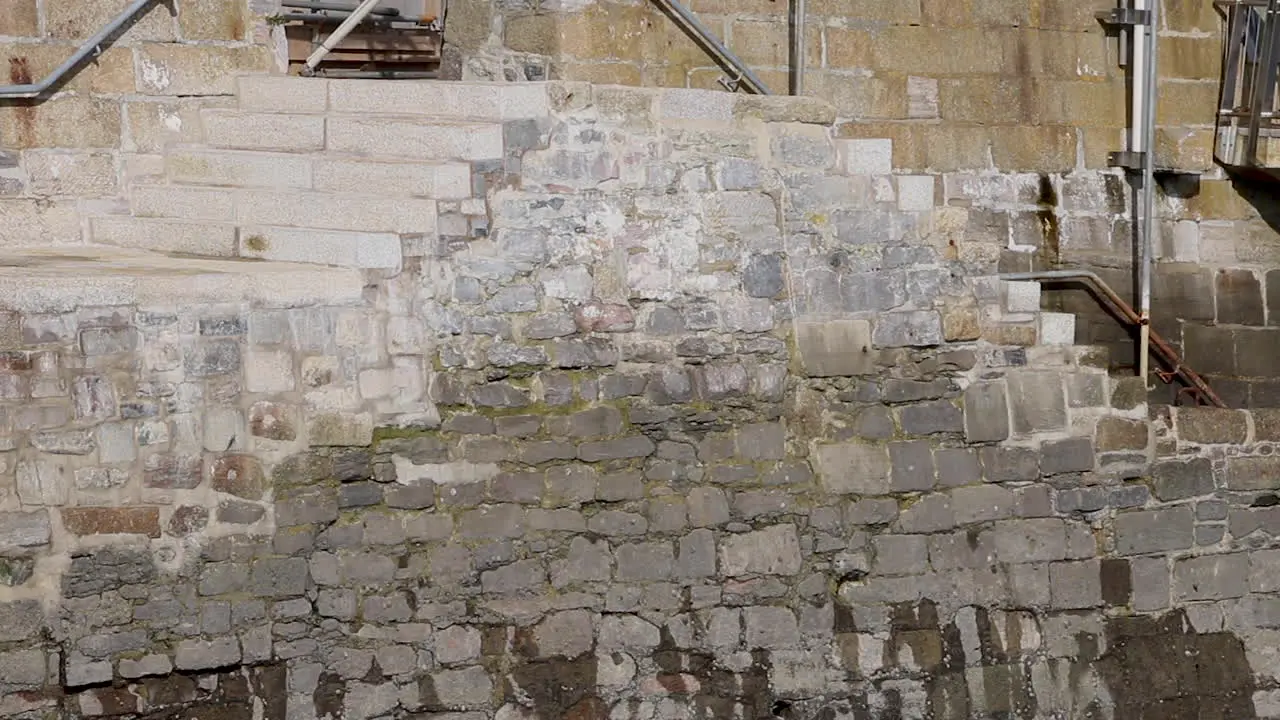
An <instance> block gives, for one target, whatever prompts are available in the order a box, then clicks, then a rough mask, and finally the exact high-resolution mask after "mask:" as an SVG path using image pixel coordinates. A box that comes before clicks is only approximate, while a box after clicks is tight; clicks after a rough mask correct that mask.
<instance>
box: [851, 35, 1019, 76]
mask: <svg viewBox="0 0 1280 720" xmlns="http://www.w3.org/2000/svg"><path fill="white" fill-rule="evenodd" d="M994 40H995V38H993V37H992V35H991V33H990V32H989V31H986V30H979V29H976V28H939V27H918V26H892V27H888V28H885V29H883V30H881V31H880V32H878V33H875V34H874V35H873V36H872V41H871V47H872V67H873V68H874V69H876V70H883V71H885V72H893V73H904V74H907V75H939V76H942V75H970V74H997V73H1000V72H1002V71H1004V70H1005V68H1006V67H1007V66H1006V65H1005V63H1004V53H1003V47H1002V45H1001V44H1000V43H999V42H995V41H994Z"/></svg>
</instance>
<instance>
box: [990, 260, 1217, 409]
mask: <svg viewBox="0 0 1280 720" xmlns="http://www.w3.org/2000/svg"><path fill="white" fill-rule="evenodd" d="M999 278H1000V279H1001V280H1008V281H1013V282H1018V281H1032V280H1034V281H1049V282H1053V281H1070V280H1076V281H1079V280H1083V281H1085V282H1086V283H1087V284H1089V285H1092V286H1093V289H1095V290H1097V291H1098V292H1099V293H1101V294H1102V296H1103V297H1105V298H1106V299H1107V300H1110V301H1111V304H1112V305H1114V306H1115V309H1116V310H1117V311H1118V312H1119V313H1120V314H1121V315H1122V316H1124V319H1125V320H1127V321H1128V322H1129V323H1130V324H1132V325H1139V326H1140V325H1141V324H1142V317H1141V316H1139V315H1138V313H1137V311H1135V310H1134V309H1133V308H1132V307H1131V306H1130V305H1129V303H1127V302H1125V301H1124V298H1122V297H1120V296H1119V295H1117V294H1116V291H1115V290H1112V289H1111V286H1110V285H1107V283H1106V281H1105V280H1103V279H1102V278H1100V277H1098V275H1097V274H1096V273H1092V272H1089V271H1088V270H1043V271H1040V272H1024V273H1005V274H1003V275H1000V276H999ZM1150 340H1151V347H1152V349H1153V350H1154V351H1155V354H1156V355H1158V356H1159V357H1160V359H1162V360H1163V361H1164V362H1165V364H1166V365H1168V366H1169V368H1170V372H1169V373H1167V374H1166V373H1161V372H1160V371H1158V370H1157V371H1156V374H1158V375H1160V379H1161V380H1164V381H1165V382H1166V383H1167V382H1170V381H1171V380H1172V379H1173V378H1174V376H1177V377H1179V378H1181V379H1182V381H1183V382H1185V383H1187V385H1188V386H1189V387H1190V388H1191V389H1192V391H1193V392H1194V393H1195V394H1198V395H1200V396H1202V397H1204V398H1205V399H1207V400H1208V401H1209V402H1210V403H1211V404H1213V405H1214V406H1216V407H1220V408H1225V407H1226V406H1227V404H1226V403H1224V402H1223V401H1222V398H1220V397H1218V394H1217V393H1216V392H1214V391H1213V388H1211V387H1209V383H1207V382H1205V380H1204V378H1202V377H1200V374H1199V373H1197V372H1196V371H1195V370H1192V369H1191V368H1189V367H1186V366H1184V365H1183V364H1182V358H1181V357H1180V356H1179V355H1178V352H1177V351H1176V350H1174V349H1173V347H1172V346H1170V345H1169V343H1168V342H1167V341H1166V340H1165V339H1164V338H1163V337H1161V336H1160V334H1159V333H1157V332H1156V331H1155V329H1154V328H1152V329H1151V337H1150ZM1143 382H1146V380H1145V378H1144V379H1143Z"/></svg>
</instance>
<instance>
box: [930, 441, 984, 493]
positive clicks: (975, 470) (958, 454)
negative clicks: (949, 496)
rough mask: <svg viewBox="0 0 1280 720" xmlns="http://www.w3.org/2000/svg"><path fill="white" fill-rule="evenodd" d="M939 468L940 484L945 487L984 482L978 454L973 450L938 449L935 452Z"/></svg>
mask: <svg viewBox="0 0 1280 720" xmlns="http://www.w3.org/2000/svg"><path fill="white" fill-rule="evenodd" d="M933 459H934V463H935V464H936V465H937V466H938V484H939V485H941V486H943V487H956V486H960V485H971V484H973V483H976V482H980V481H981V480H982V466H981V465H980V464H979V463H978V453H977V452H976V451H974V450H973V449H971V448H938V449H937V450H934V451H933Z"/></svg>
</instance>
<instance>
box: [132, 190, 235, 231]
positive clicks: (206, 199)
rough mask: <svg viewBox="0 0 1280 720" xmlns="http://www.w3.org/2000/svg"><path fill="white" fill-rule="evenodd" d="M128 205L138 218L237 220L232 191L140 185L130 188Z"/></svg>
mask: <svg viewBox="0 0 1280 720" xmlns="http://www.w3.org/2000/svg"><path fill="white" fill-rule="evenodd" d="M129 195H130V197H129V207H130V209H131V210H132V211H133V214H134V216H136V217H159V218H176V219H179V220H221V221H226V222H230V221H233V220H235V217H236V211H235V201H234V197H235V196H234V195H233V194H232V192H231V191H230V190H214V189H211V188H191V187H175V186H170V185H139V186H136V187H134V188H131V189H130V191H129Z"/></svg>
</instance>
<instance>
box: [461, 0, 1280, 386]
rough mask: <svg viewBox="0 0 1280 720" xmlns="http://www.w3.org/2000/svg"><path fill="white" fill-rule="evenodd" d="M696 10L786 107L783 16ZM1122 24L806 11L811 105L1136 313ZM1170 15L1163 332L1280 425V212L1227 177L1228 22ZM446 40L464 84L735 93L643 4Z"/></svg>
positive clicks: (1000, 14)
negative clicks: (1278, 294)
mask: <svg viewBox="0 0 1280 720" xmlns="http://www.w3.org/2000/svg"><path fill="white" fill-rule="evenodd" d="M688 5H689V7H690V8H691V9H692V10H694V11H695V12H696V13H697V14H698V16H699V17H700V19H702V21H703V22H704V23H705V24H706V25H707V26H708V27H709V28H710V29H711V30H712V32H714V33H715V34H716V35H717V36H718V37H720V38H722V39H723V40H724V41H725V43H726V44H727V45H728V46H729V47H730V48H731V49H732V50H734V51H735V52H736V53H738V54H739V55H740V56H741V57H742V59H743V60H744V61H745V62H746V63H747V64H748V65H749V66H750V67H752V68H753V69H754V70H756V71H758V73H759V74H760V76H761V77H762V78H763V79H764V80H765V82H766V83H767V84H768V85H769V86H770V87H771V88H772V89H773V91H774V92H776V93H784V94H785V93H786V92H787V91H788V82H787V74H786V71H787V67H788V48H789V40H788V25H787V22H788V20H787V14H788V12H789V5H788V4H787V3H782V2H757V3H748V4H746V5H743V4H741V3H738V4H732V5H729V4H724V3H719V2H714V1H710V2H697V1H695V2H691V3H688ZM1114 5H1115V3H1113V2H1111V1H1110V0H1089V1H1087V2H1079V1H1077V0H1007V1H1000V2H994V1H993V2H955V1H954V0H906V1H904V2H894V3H876V2H862V1H859V0H845V1H844V2H826V3H823V2H819V3H809V6H808V11H809V13H810V15H809V20H808V23H807V25H806V30H805V31H806V37H807V49H808V53H807V54H808V57H807V58H806V66H807V68H808V74H807V79H806V85H805V88H806V93H807V94H809V95H813V96H817V97H820V98H823V99H824V100H827V101H829V102H831V103H832V104H834V105H835V107H836V108H837V111H838V112H839V114H840V116H841V117H842V118H847V119H848V120H850V121H851V122H850V123H849V124H848V125H846V126H844V127H842V129H841V131H840V132H841V133H842V134H843V135H844V136H846V137H863V138H892V139H893V140H894V146H893V147H894V154H893V167H894V168H895V170H898V171H901V172H910V173H920V174H923V173H928V174H933V175H937V176H941V180H940V181H939V183H940V185H939V191H940V193H941V196H940V197H942V198H943V203H942V204H944V205H946V206H947V208H948V212H951V213H954V214H953V215H951V216H950V217H951V218H952V220H953V222H955V223H958V224H961V225H968V226H969V227H971V228H972V229H973V231H974V232H976V233H981V234H984V235H986V236H988V237H990V238H992V240H993V241H998V242H999V243H1000V244H1001V245H1002V246H1003V247H1004V249H1005V250H1007V252H1005V253H1004V256H1003V257H1002V259H1001V266H1002V267H1003V268H1005V269H1007V270H1014V269H1018V270H1026V269H1031V268H1049V267H1087V268H1090V269H1094V270H1097V271H1099V272H1100V273H1101V274H1102V275H1103V277H1104V278H1105V279H1106V280H1107V281H1108V282H1109V283H1111V284H1112V285H1113V286H1114V287H1115V288H1116V289H1117V290H1118V291H1119V292H1120V293H1121V294H1122V295H1123V296H1124V297H1126V298H1132V300H1133V302H1134V304H1136V303H1137V298H1136V295H1135V292H1134V282H1133V277H1132V275H1133V273H1132V268H1133V256H1134V251H1133V241H1132V234H1131V229H1130V225H1129V221H1128V213H1127V208H1128V206H1129V204H1130V202H1129V194H1130V193H1129V190H1128V187H1127V183H1126V182H1125V181H1124V178H1123V175H1121V174H1117V173H1115V172H1113V171H1111V170H1109V169H1108V168H1107V167H1106V163H1107V153H1108V152H1110V151H1113V150H1119V149H1123V146H1124V128H1125V127H1126V126H1127V125H1128V117H1127V116H1128V104H1129V101H1128V99H1127V94H1126V89H1125V85H1126V83H1125V77H1126V76H1125V71H1124V69H1123V68H1121V67H1120V66H1119V64H1118V61H1119V58H1118V45H1117V42H1116V40H1115V39H1114V38H1108V36H1107V35H1106V34H1105V32H1104V29H1103V27H1102V26H1101V25H1100V24H1099V23H1098V22H1097V21H1096V20H1095V19H1094V13H1095V12H1096V11H1099V10H1105V9H1109V8H1112V7H1114ZM1162 7H1163V12H1164V15H1163V20H1162V23H1161V40H1162V46H1161V47H1162V50H1161V62H1160V68H1161V70H1160V72H1161V83H1160V95H1161V96H1160V102H1159V107H1158V113H1157V122H1158V124H1159V125H1160V130H1159V135H1158V138H1157V139H1158V148H1157V162H1158V165H1159V166H1160V167H1161V168H1162V169H1165V170H1173V171H1176V173H1178V174H1174V175H1170V176H1168V177H1166V178H1165V179H1164V180H1163V181H1162V188H1161V192H1160V200H1159V213H1160V221H1161V222H1160V224H1161V227H1160V237H1159V239H1158V240H1157V242H1156V248H1157V257H1158V265H1157V268H1156V271H1155V289H1154V304H1153V308H1154V309H1153V318H1154V322H1155V326H1156V328H1157V330H1158V331H1159V332H1160V333H1162V334H1163V335H1164V336H1165V337H1166V338H1168V339H1169V340H1170V341H1171V342H1172V343H1173V344H1174V345H1175V346H1176V347H1178V348H1180V349H1181V348H1185V352H1186V353H1187V355H1188V363H1189V364H1190V365H1192V366H1193V367H1196V368H1197V369H1200V370H1201V371H1202V372H1204V373H1205V374H1207V375H1209V376H1210V379H1211V381H1212V382H1213V383H1214V384H1215V386H1220V387H1221V390H1220V392H1221V394H1222V395H1223V396H1224V397H1225V398H1226V399H1227V401H1228V402H1229V404H1231V405H1232V406H1234V407H1245V406H1260V407H1270V406H1274V405H1276V404H1277V403H1278V402H1280V396H1278V395H1277V390H1276V383H1275V380H1276V371H1275V370H1273V369H1271V367H1270V363H1269V362H1268V360H1267V359H1268V357H1269V348H1271V347H1273V346H1274V345H1275V343H1276V341H1277V340H1278V339H1280V338H1277V337H1276V336H1275V334H1274V331H1273V330H1270V329H1268V325H1269V323H1272V324H1273V321H1270V320H1268V319H1267V318H1268V317H1269V315H1267V314H1266V310H1265V308H1266V307H1267V305H1268V303H1267V298H1266V293H1267V290H1266V287H1267V284H1266V275H1267V273H1269V272H1271V271H1272V270H1273V269H1274V268H1275V267H1276V259H1277V254H1278V253H1280V239H1278V238H1277V235H1276V231H1275V229H1274V228H1275V217H1276V212H1275V208H1274V202H1273V200H1272V199H1271V197H1270V195H1271V193H1269V192H1268V190H1267V189H1266V188H1265V187H1249V186H1241V185H1239V184H1238V183H1236V182H1234V181H1232V180H1231V179H1230V178H1228V177H1227V176H1226V175H1225V174H1224V173H1223V172H1222V171H1221V170H1220V169H1218V168H1216V167H1215V166H1214V164H1213V157H1212V154H1213V122H1214V115H1215V110H1216V107H1217V102H1218V77H1219V66H1220V56H1221V52H1222V45H1221V43H1222V39H1221V35H1222V29H1221V20H1220V18H1219V16H1218V14H1217V13H1216V12H1215V10H1214V9H1213V6H1212V3H1208V2H1199V1H1198V0H1170V1H1169V2H1165V3H1163V5H1162ZM446 32H447V33H448V34H449V39H450V41H451V43H450V44H451V50H450V52H451V53H452V57H453V58H454V66H455V70H456V73H457V74H458V75H460V76H462V77H475V78H490V79H505V80H516V79H521V78H525V77H533V78H542V77H547V76H550V77H551V78H557V79H572V80H590V81H593V82H609V83H622V84H628V85H649V86H660V87H686V86H688V87H700V88H716V87H717V81H718V79H719V78H720V77H722V76H723V74H724V73H723V71H721V70H720V69H719V68H717V67H715V65H714V63H713V62H711V61H710V60H709V58H708V57H707V55H706V54H705V53H704V52H703V51H702V50H701V49H699V48H698V47H697V45H695V44H694V43H693V42H692V41H690V40H689V39H688V38H687V37H685V35H684V34H683V33H682V32H681V31H680V30H679V29H678V27H677V26H676V25H675V24H674V23H673V22H672V21H671V20H670V19H669V18H667V17H666V16H664V15H663V13H662V12H661V11H659V10H658V9H657V8H656V6H654V5H652V4H650V3H644V2H572V3H552V4H542V5H539V6H538V7H536V8H530V7H529V6H527V5H522V4H518V3H514V4H513V3H492V2H489V1H488V0H464V1H463V2H455V3H454V4H453V6H452V7H451V17H450V22H449V27H448V29H447V31H446ZM1050 302H1051V304H1052V306H1053V307H1055V308H1057V309H1059V310H1062V311H1066V312H1070V313H1072V314H1075V315H1077V317H1078V318H1079V319H1080V322H1079V323H1078V324H1077V328H1078V332H1079V336H1078V340H1079V342H1081V343H1084V344H1102V345H1107V346H1108V347H1110V348H1111V349H1112V357H1113V363H1114V365H1115V369H1117V370H1121V369H1125V368H1129V369H1132V368H1134V367H1136V365H1137V358H1136V349H1135V343H1134V337H1133V333H1131V332H1130V331H1129V330H1127V329H1125V328H1123V327H1121V326H1120V325H1118V324H1117V323H1116V322H1115V321H1114V319H1113V318H1112V317H1111V316H1110V315H1109V314H1108V313H1107V312H1106V311H1105V310H1103V309H1101V308H1099V307H1098V305H1097V303H1096V301H1095V300H1094V299H1093V298H1092V297H1089V296H1088V295H1087V294H1084V293H1080V292H1061V293H1055V294H1054V295H1053V296H1052V297H1051V298H1050ZM1224 346H1225V347H1230V348H1231V350H1230V351H1229V352H1228V353H1225V354H1224V353H1222V352H1221V349H1222V348H1223V347H1224ZM1259 348H1262V349H1261V350H1259ZM1130 371H1131V370H1130ZM1154 382H1155V379H1154V378H1153V383H1154ZM1156 399H1158V400H1159V401H1161V402H1171V401H1172V400H1173V398H1172V395H1166V394H1161V395H1158V396H1157V397H1156Z"/></svg>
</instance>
